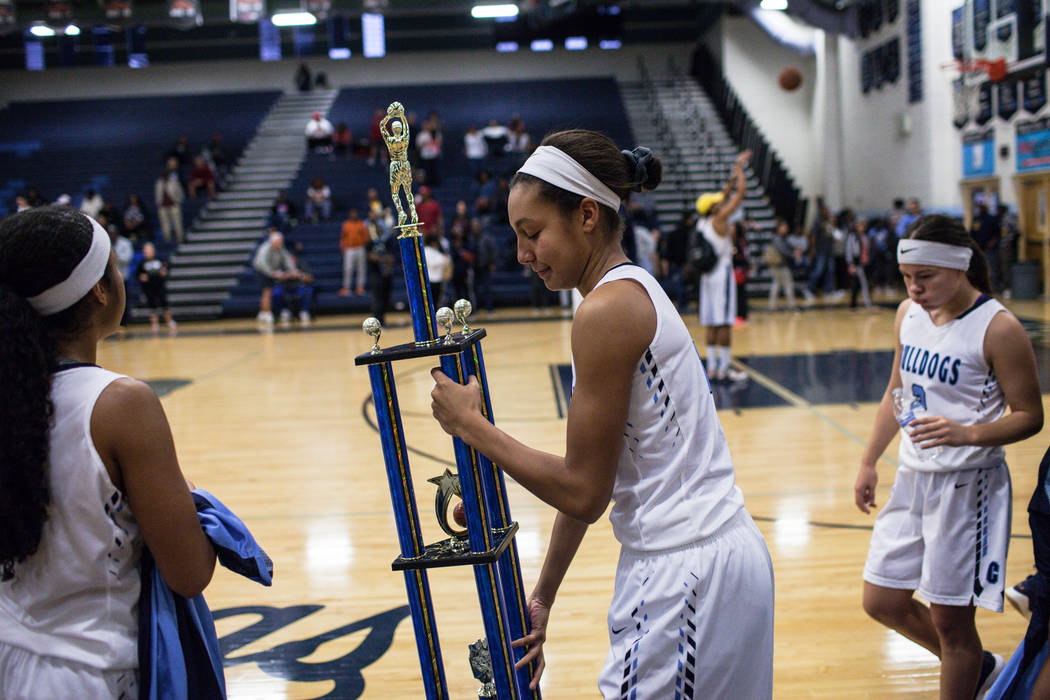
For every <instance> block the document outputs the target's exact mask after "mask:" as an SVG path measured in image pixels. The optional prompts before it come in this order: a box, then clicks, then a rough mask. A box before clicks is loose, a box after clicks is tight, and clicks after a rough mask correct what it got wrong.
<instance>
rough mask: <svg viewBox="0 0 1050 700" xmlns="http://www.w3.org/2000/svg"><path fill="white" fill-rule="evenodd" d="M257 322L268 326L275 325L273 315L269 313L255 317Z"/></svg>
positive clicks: (263, 312) (260, 313)
mask: <svg viewBox="0 0 1050 700" xmlns="http://www.w3.org/2000/svg"><path fill="white" fill-rule="evenodd" d="M255 320H256V321H258V322H259V323H263V324H266V325H268V326H269V325H273V313H271V312H269V311H260V312H259V315H258V316H256V317H255Z"/></svg>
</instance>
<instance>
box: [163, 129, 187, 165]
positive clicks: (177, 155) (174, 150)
mask: <svg viewBox="0 0 1050 700" xmlns="http://www.w3.org/2000/svg"><path fill="white" fill-rule="evenodd" d="M169 158H174V159H175V160H176V161H177V162H178V166H179V168H184V167H186V166H188V165H189V164H190V159H191V158H192V156H191V155H190V140H189V139H188V138H186V136H185V135H180V136H179V138H177V139H176V140H175V144H174V145H173V146H172V147H171V148H169V149H168V150H167V151H166V152H165V153H164V161H165V162H167V160H168V159H169Z"/></svg>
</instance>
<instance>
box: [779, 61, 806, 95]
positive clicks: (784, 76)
mask: <svg viewBox="0 0 1050 700" xmlns="http://www.w3.org/2000/svg"><path fill="white" fill-rule="evenodd" d="M777 82H778V83H779V84H780V87H781V89H784V90H787V91H788V92H790V91H792V90H795V89H797V88H798V86H799V85H801V84H802V73H801V71H799V69H798V68H795V67H794V66H788V67H787V68H785V69H784V70H782V71H780V75H779V76H777Z"/></svg>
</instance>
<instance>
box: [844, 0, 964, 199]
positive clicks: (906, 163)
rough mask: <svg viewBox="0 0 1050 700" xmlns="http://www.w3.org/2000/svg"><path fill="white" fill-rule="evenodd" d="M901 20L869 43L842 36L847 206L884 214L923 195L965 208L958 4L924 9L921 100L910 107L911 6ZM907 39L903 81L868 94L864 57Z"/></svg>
mask: <svg viewBox="0 0 1050 700" xmlns="http://www.w3.org/2000/svg"><path fill="white" fill-rule="evenodd" d="M900 4H901V11H900V13H899V15H898V17H897V19H896V21H895V22H893V23H892V24H885V25H883V26H882V27H881V28H880V29H879V30H878V31H876V32H875V33H873V34H871V35H869V36H868V37H866V38H863V39H858V40H855V41H854V40H850V39H847V38H845V37H838V38H837V40H836V41H837V44H838V59H839V68H840V70H839V79H840V85H839V91H840V96H841V108H842V124H843V139H842V146H843V149H842V150H843V179H844V187H843V194H844V201H843V202H842V206H851V207H853V208H854V209H857V210H858V211H862V212H874V211H883V210H885V209H887V208H888V207H889V206H890V204H891V202H892V201H893V199H895V198H898V197H901V198H905V197H911V196H915V197H918V198H919V199H920V200H921V201H922V203H923V206H924V207H925V208H927V209H938V210H951V211H960V210H961V199H960V195H959V179H960V178H961V176H962V163H961V151H960V146H959V134H958V132H957V131H956V130H955V129H954V127H953V126H952V123H951V122H952V94H951V87H950V79H951V76H950V74H949V73H946V72H944V71H942V70H941V69H940V65H941V64H942V63H944V62H947V61H949V60H951V10H952V8H951V4H952V3H948V2H923V3H922V4H921V40H922V44H921V45H922V60H921V83H922V84H921V89H922V99H921V100H920V101H918V102H911V103H910V102H909V84H908V49H907V36H906V26H905V23H906V19H905V18H906V12H905V3H904V2H901V3H900ZM893 38H899V40H900V77H899V78H898V79H897V80H896V82H893V83H886V84H883V85H882V86H881V87H873V88H872V89H871V90H870V91H869V92H868V93H867V94H865V93H864V92H863V91H862V89H861V60H862V56H863V55H864V54H865V53H866V52H868V51H871V50H872V49H874V48H876V47H878V46H881V45H885V44H886V42H887V41H889V40H892V39H893Z"/></svg>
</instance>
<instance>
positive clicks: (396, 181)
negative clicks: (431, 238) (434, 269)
mask: <svg viewBox="0 0 1050 700" xmlns="http://www.w3.org/2000/svg"><path fill="white" fill-rule="evenodd" d="M391 119H395V120H396V121H394V123H393V124H391V125H390V128H389V130H388V129H387V124H388V123H389V122H390V120H391ZM379 132H380V133H381V134H382V135H383V140H384V141H386V147H387V150H389V151H390V196H391V197H392V198H393V200H394V209H396V210H397V228H399V229H402V231H401V235H400V236H398V237H399V238H408V237H409V236H419V235H422V234H421V233H420V232H419V217H418V216H416V201H415V198H414V197H413V196H412V166H411V164H410V163H409V162H408V144H409V143H410V141H409V139H410V138H411V135H410V134H409V132H408V120H407V119H406V118H405V107H404V105H402V104H401V103H400V102H391V103H390V106H389V107H387V108H386V116H385V117H383V121H381V122H379ZM401 189H404V191H405V199H406V201H407V202H408V215H406V214H405V209H404V207H402V206H401V193H400V191H399V190H401ZM406 221H407V223H406Z"/></svg>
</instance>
